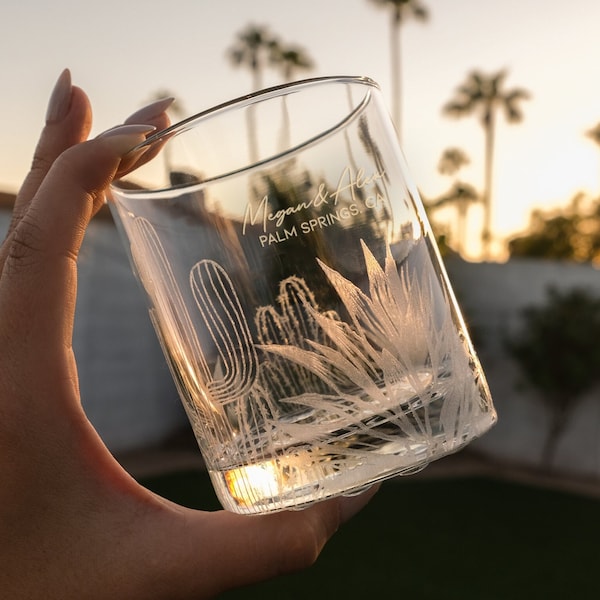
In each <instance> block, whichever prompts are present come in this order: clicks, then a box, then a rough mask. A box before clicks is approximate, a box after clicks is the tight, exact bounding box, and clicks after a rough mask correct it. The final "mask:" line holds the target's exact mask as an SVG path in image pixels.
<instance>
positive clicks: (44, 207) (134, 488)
mask: <svg viewBox="0 0 600 600" xmlns="http://www.w3.org/2000/svg"><path fill="white" fill-rule="evenodd" d="M168 103H169V101H168V100H165V101H162V102H158V103H154V104H153V105H151V106H149V107H147V108H146V109H142V110H141V111H138V112H137V113H135V114H134V115H132V116H131V117H130V118H129V119H128V120H127V121H126V125H124V126H121V127H118V128H114V129H112V130H110V131H109V132H105V133H104V134H102V135H100V136H98V137H96V138H95V139H92V140H89V141H85V140H86V139H87V137H88V134H89V131H90V128H91V109H90V104H89V101H88V98H87V96H86V95H85V93H84V92H83V91H82V90H81V89H79V88H77V87H74V86H72V85H71V80H70V74H69V72H68V71H65V72H63V74H62V75H61V77H60V78H59V81H58V82H57V85H56V87H55V91H54V93H53V95H52V97H51V100H50V104H49V108H48V115H47V123H46V126H45V127H44V129H43V132H42V135H41V138H40V142H39V144H38V147H37V150H36V154H35V158H34V161H33V166H32V170H31V172H30V173H29V175H28V176H27V178H26V180H25V182H24V184H23V186H22V189H21V190H20V192H19V194H18V197H17V202H16V205H15V210H14V215H13V220H12V222H11V226H10V229H9V232H8V235H7V238H6V240H5V241H4V243H3V245H2V246H1V247H0V481H2V485H1V486H0V565H1V567H0V590H2V597H3V598H7V600H13V599H17V598H28V599H29V598H44V599H46V600H51V599H54V598H57V599H58V598H60V599H61V600H69V599H71V598H77V599H78V600H80V599H82V598H85V599H86V600H94V599H107V598H110V599H111V600H118V599H127V600H136V599H142V598H152V599H161V598H165V599H167V598H168V599H169V600H176V599H179V598H182V599H183V598H207V597H211V596H214V595H215V594H218V593H219V592H221V591H223V590H225V589H228V588H231V587H237V586H241V585H245V584H249V583H252V582H257V581H261V580H263V579H267V578H270V577H273V576H276V575H278V574H280V573H284V572H288V571H293V570H296V569H300V568H303V567H305V566H308V565H310V564H311V563H312V562H313V561H314V560H315V559H316V558H317V556H318V554H319V552H320V550H321V548H322V547H323V545H324V544H325V542H326V541H327V539H328V538H329V537H330V536H331V535H332V534H333V533H334V532H335V531H336V529H337V528H338V526H339V525H340V524H341V523H343V522H344V521H345V520H346V519H348V518H349V517H350V516H352V515H353V514H354V513H355V512H357V511H358V510H359V509H360V508H361V507H362V506H363V505H364V504H366V502H367V501H368V500H369V498H370V497H371V496H372V494H373V492H369V493H366V494H363V495H362V496H358V497H354V498H343V499H335V500H329V501H326V502H321V503H319V504H316V505H314V506H312V507H310V508H308V509H306V510H304V511H296V512H281V513H276V514H272V515H264V516H253V517H248V516H241V515H235V514H232V513H228V512H225V511H219V512H202V511H195V510H191V509H186V508H183V507H181V506H177V505H175V504H173V503H171V502H169V501H167V500H165V499H163V498H160V497H159V496H157V495H155V494H153V493H151V492H150V491H148V490H146V489H145V488H143V487H142V486H140V485H139V484H138V483H137V482H136V481H135V480H134V479H133V478H132V477H130V476H129V475H128V474H127V473H126V472H125V471H124V470H123V469H122V468H121V466H120V465H119V464H118V463H117V462H116V460H114V458H113V457H112V456H111V454H110V452H109V451H108V449H107V448H106V446H105V445H104V444H103V442H102V440H101V439H100V438H99V436H98V435H97V433H96V431H95V430H94V428H93V427H92V425H91V424H90V422H89V421H88V419H87V417H86V415H85V413H84V411H83V409H82V407H81V402H80V397H79V387H78V382H77V371H76V363H75V358H74V355H73V349H72V331H73V318H74V310H75V298H76V284H77V271H76V259H77V255H78V252H79V248H80V244H81V241H82V238H83V235H84V233H85V230H86V227H87V225H88V223H89V221H90V219H91V218H92V216H93V215H94V214H95V213H96V212H97V210H98V209H99V208H100V206H101V205H102V202H103V198H104V194H105V192H106V189H107V186H108V185H109V183H110V181H111V180H112V178H113V177H114V176H115V175H116V174H117V173H118V172H119V171H123V170H130V169H132V168H135V166H136V165H137V164H139V163H140V162H142V161H143V160H144V156H143V155H140V154H137V155H136V154H132V153H129V152H128V151H129V149H130V148H132V147H134V146H135V145H136V144H138V143H140V142H141V141H143V140H144V139H145V137H146V135H148V133H150V131H152V130H153V129H154V128H157V129H161V128H163V127H165V126H166V125H167V124H168V119H167V117H166V115H165V113H164V110H165V109H166V107H167V106H168Z"/></svg>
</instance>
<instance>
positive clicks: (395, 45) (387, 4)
mask: <svg viewBox="0 0 600 600" xmlns="http://www.w3.org/2000/svg"><path fill="white" fill-rule="evenodd" d="M369 1H370V2H372V3H373V4H376V5H378V6H381V7H383V8H389V9H390V16H391V19H390V54H391V68H392V114H393V119H394V123H395V124H396V129H397V131H398V138H399V139H400V138H401V130H402V97H401V96H402V93H401V78H402V77H401V75H402V59H401V48H400V29H401V27H402V24H403V23H404V21H406V19H407V18H409V17H413V18H415V19H417V20H419V21H426V20H427V19H428V18H429V11H428V10H427V8H426V6H425V5H424V4H423V2H421V0H369Z"/></svg>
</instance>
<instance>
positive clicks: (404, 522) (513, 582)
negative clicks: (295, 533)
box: [142, 472, 600, 600]
mask: <svg viewBox="0 0 600 600" xmlns="http://www.w3.org/2000/svg"><path fill="white" fill-rule="evenodd" d="M142 483H144V484H145V485H146V486H147V487H149V488H150V489H153V490H154V491H156V492H158V493H160V494H161V495H163V496H165V497H168V498H170V499H172V500H174V501H177V502H179V503H181V504H184V505H186V506H190V507H196V508H199V507H201V508H203V509H207V510H214V509H216V508H218V503H217V501H216V499H215V496H214V493H213V492H212V489H211V487H210V482H209V480H208V476H207V475H206V474H204V473H197V472H194V473H178V474H173V475H168V476H163V477H158V478H154V479H150V480H146V481H143V482H142ZM599 559H600V502H599V501H597V500H593V499H589V498H583V497H579V496H575V495H570V494H567V493H560V492H553V491H546V490H541V489H537V488H531V487H527V486H523V485H517V484H511V483H506V482H500V481H495V480H492V479H483V478H463V479H444V480H432V479H413V480H411V479H410V478H408V479H404V480H402V481H401V482H388V483H386V484H384V485H383V487H382V489H381V490H380V491H379V493H378V494H377V495H376V496H375V498H374V499H373V500H372V501H371V503H370V504H369V505H368V506H367V508H366V509H365V510H364V511H363V512H361V513H360V514H359V515H358V516H356V517H355V518H354V519H353V520H352V521H351V522H350V523H348V524H347V525H346V526H344V527H343V528H342V529H341V530H340V531H339V532H338V533H337V534H336V535H335V536H334V538H333V539H332V540H331V541H330V542H329V544H328V545H327V546H326V547H325V549H324V551H323V553H322V555H321V557H320V558H319V560H318V561H317V564H316V565H315V566H314V567H312V568H311V569H309V570H307V571H304V572H301V573H297V574H294V575H290V576H286V577H282V578H280V579H277V580H274V581H271V582H267V583H264V584H260V585H257V586H253V587H250V588H245V589H242V590H237V591H233V592H229V593H227V594H224V595H223V596H222V598H226V599H228V600H235V599H244V600H248V599H253V598H260V599H261V600H269V599H271V598H273V599H275V598H276V599H278V600H295V599H303V600H305V599H311V600H313V599H314V600H319V599H321V598H323V599H332V600H337V599H338V598H346V599H354V598H361V599H366V598H368V599H373V600H375V599H379V598H394V599H396V598H398V599H401V600H403V599H406V600H429V599H432V600H433V599H436V600H440V599H443V600H470V599H473V600H521V599H523V600H525V599H527V600H538V599H539V600H553V599H557V600H558V599H560V600H571V599H575V600H588V599H590V600H592V599H596V598H599V597H600V578H599V571H600V560H599Z"/></svg>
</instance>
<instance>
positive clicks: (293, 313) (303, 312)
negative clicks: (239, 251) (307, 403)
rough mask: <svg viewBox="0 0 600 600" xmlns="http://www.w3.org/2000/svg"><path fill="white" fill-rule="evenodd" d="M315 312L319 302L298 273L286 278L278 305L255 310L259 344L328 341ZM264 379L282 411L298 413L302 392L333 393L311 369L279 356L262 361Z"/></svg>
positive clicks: (295, 344) (303, 344)
mask: <svg viewBox="0 0 600 600" xmlns="http://www.w3.org/2000/svg"><path fill="white" fill-rule="evenodd" d="M315 312H318V306H317V303H316V301H315V298H314V295H313V293H312V292H311V290H310V289H309V288H308V286H307V285H306V283H305V282H304V280H302V279H300V278H299V277H295V276H292V277H288V278H286V279H284V280H283V281H281V283H280V286H279V295H278V297H277V307H275V306H273V305H269V306H262V307H260V308H258V310H257V311H256V315H255V325H256V331H257V334H256V335H257V339H258V342H259V344H261V345H265V346H266V345H285V346H289V347H299V348H308V343H309V341H310V340H313V341H319V340H320V341H321V342H323V343H325V341H326V340H325V339H324V335H323V331H322V330H321V328H320V327H319V325H318V324H317V321H316V320H315V318H314V314H315ZM261 382H262V384H263V386H264V387H266V388H268V389H270V390H272V394H273V398H274V400H276V401H278V402H279V405H280V407H281V410H282V411H283V413H290V412H291V413H293V412H297V411H298V410H299V406H298V403H297V401H296V399H297V398H298V397H300V396H302V395H303V394H308V393H317V394H327V393H331V392H332V390H331V389H330V388H328V387H327V385H326V384H325V383H324V382H323V380H322V379H320V378H318V377H316V376H315V375H314V373H313V372H312V371H310V370H309V369H306V368H305V367H303V366H300V365H298V364H297V363H294V362H290V361H289V360H287V359H285V358H283V357H280V356H276V355H272V356H271V357H270V358H269V360H267V361H264V362H263V364H262V368H261ZM304 408H306V407H304ZM310 410H312V409H310Z"/></svg>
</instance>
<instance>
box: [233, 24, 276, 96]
mask: <svg viewBox="0 0 600 600" xmlns="http://www.w3.org/2000/svg"><path fill="white" fill-rule="evenodd" d="M277 44H278V42H277V39H276V38H275V37H274V36H273V35H271V33H270V32H269V29H268V28H267V27H265V26H262V25H248V26H247V27H246V28H245V29H242V31H240V32H239V33H238V34H237V36H236V41H235V42H234V44H233V45H232V46H230V47H229V48H228V50H227V56H228V57H229V60H230V61H231V63H232V64H233V66H234V67H240V66H247V67H249V68H250V72H251V73H252V90H253V91H256V90H259V89H261V88H262V87H263V79H262V75H263V70H264V67H265V66H266V64H267V63H268V61H269V56H270V55H271V54H272V52H273V50H274V48H275V47H276V46H277Z"/></svg>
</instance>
